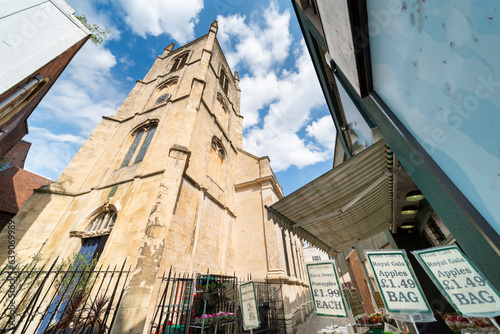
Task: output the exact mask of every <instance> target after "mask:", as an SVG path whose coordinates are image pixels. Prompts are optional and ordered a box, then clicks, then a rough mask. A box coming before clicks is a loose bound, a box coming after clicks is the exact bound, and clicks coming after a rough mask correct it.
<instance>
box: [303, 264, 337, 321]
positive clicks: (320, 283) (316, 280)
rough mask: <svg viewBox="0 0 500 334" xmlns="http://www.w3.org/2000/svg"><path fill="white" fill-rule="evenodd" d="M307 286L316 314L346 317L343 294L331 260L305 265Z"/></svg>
mask: <svg viewBox="0 0 500 334" xmlns="http://www.w3.org/2000/svg"><path fill="white" fill-rule="evenodd" d="M307 274H308V275H309V287H310V288H311V294H312V296H313V301H314V309H315V311H316V314H318V315H322V316H329V317H344V318H345V317H347V310H346V308H345V302H344V296H343V294H342V291H341V289H340V285H339V278H338V276H337V271H336V270H335V265H334V264H333V262H319V263H311V264H308V265H307Z"/></svg>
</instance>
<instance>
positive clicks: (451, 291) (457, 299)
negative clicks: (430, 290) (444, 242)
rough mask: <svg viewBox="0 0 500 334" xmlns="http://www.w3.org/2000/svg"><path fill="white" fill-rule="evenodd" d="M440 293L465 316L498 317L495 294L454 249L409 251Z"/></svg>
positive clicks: (499, 303)
mask: <svg viewBox="0 0 500 334" xmlns="http://www.w3.org/2000/svg"><path fill="white" fill-rule="evenodd" d="M412 253H413V255H415V257H416V258H417V260H418V261H419V262H420V264H421V265H422V266H423V267H424V269H425V271H426V272H427V274H428V275H429V276H430V277H431V278H432V280H433V281H434V283H435V284H436V286H437V287H438V288H439V289H440V290H441V293H442V294H443V295H444V296H445V297H446V298H447V299H448V301H449V302H450V303H451V304H452V305H453V306H454V307H455V309H456V310H457V311H458V312H460V313H462V314H463V315H466V316H477V317H496V316H498V315H500V296H499V294H498V291H496V290H495V288H493V286H492V285H491V284H490V283H489V282H488V281H487V280H486V279H485V278H484V277H483V275H481V273H480V272H479V271H478V270H477V269H476V267H475V266H474V265H473V264H472V263H471V262H470V261H469V260H468V259H467V258H466V257H465V255H464V254H463V253H462V252H461V251H460V249H459V248H458V247H456V246H443V247H435V248H430V249H424V250H420V251H414V252H412Z"/></svg>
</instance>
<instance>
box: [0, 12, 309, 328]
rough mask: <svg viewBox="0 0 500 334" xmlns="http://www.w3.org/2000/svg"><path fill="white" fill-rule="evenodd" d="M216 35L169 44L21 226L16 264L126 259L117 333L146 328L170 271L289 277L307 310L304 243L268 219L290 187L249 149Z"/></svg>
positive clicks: (25, 212) (23, 215)
mask: <svg viewBox="0 0 500 334" xmlns="http://www.w3.org/2000/svg"><path fill="white" fill-rule="evenodd" d="M216 34H217V22H216V21H214V22H213V23H212V24H211V26H210V29H209V32H208V34H206V35H205V36H202V37H200V38H198V39H196V40H194V41H192V42H190V43H188V44H186V45H184V46H182V47H179V48H177V49H174V44H173V43H172V44H170V45H169V46H168V47H166V48H165V50H164V52H163V54H162V55H161V56H158V57H157V59H156V61H155V63H154V64H153V66H152V67H151V69H150V70H149V72H148V73H147V74H146V76H145V77H144V79H143V80H138V81H137V83H136V85H135V87H134V88H133V89H132V91H131V93H130V94H129V96H128V97H127V99H126V100H125V101H124V103H123V104H122V106H121V107H120V108H119V109H118V111H117V112H116V114H115V115H113V116H109V117H103V120H102V122H101V123H100V124H99V125H98V126H97V128H96V129H95V130H94V132H93V133H92V135H91V136H90V138H89V139H88V140H87V141H86V142H85V144H84V145H83V146H82V148H81V149H80V150H79V152H78V153H77V154H76V156H75V157H74V158H73V160H72V161H71V162H70V164H69V165H68V166H67V168H66V169H65V170H64V172H63V173H62V174H61V176H60V177H59V178H58V180H57V181H56V182H54V183H53V184H51V185H49V186H46V187H44V188H42V189H40V190H38V191H36V192H35V194H34V195H33V196H32V197H31V198H30V200H29V201H28V202H27V204H26V205H25V206H24V207H23V208H22V209H21V211H20V212H19V213H18V215H17V216H16V217H15V218H14V221H15V223H16V236H17V238H18V245H17V249H16V252H17V256H18V257H19V258H24V259H26V258H28V256H32V255H33V254H38V253H42V254H43V258H44V259H46V260H50V259H55V258H56V257H58V256H59V257H62V258H65V257H68V256H70V255H71V254H74V253H78V252H80V253H81V252H82V251H85V252H86V254H89V253H92V254H94V256H95V257H96V258H98V261H99V263H102V264H104V265H107V264H113V265H114V264H121V263H122V262H123V261H124V260H125V259H127V264H128V265H131V266H132V272H131V274H130V276H129V281H128V284H127V288H126V291H125V294H124V296H123V300H122V302H121V304H120V309H119V311H118V318H117V323H119V327H118V328H120V330H119V332H120V333H141V332H143V331H144V328H145V322H146V319H149V318H150V316H151V313H152V307H151V305H153V304H154V298H155V297H156V295H155V293H154V291H156V290H155V289H157V288H158V277H159V276H161V274H163V272H164V271H165V270H167V269H168V268H169V267H170V266H172V267H173V268H174V270H176V271H179V272H201V273H206V272H207V270H209V271H210V272H211V273H220V274H229V275H232V274H233V273H234V272H236V274H237V275H241V276H243V275H245V274H246V273H248V272H252V273H253V274H254V277H255V276H257V277H272V278H276V279H281V278H283V277H284V278H286V277H289V278H290V282H292V281H293V284H291V287H290V288H289V289H291V290H290V292H291V294H292V295H293V296H299V295H300V296H299V297H298V298H297V302H294V301H293V298H296V297H291V298H292V299H290V298H289V300H292V301H291V302H290V305H291V306H289V312H288V313H290V314H292V315H290V317H292V316H296V314H297V312H299V313H300V312H302V311H301V308H304V305H305V304H306V303H305V300H306V299H307V298H305V297H304V291H305V290H304V287H305V286H306V283H305V281H306V278H305V270H304V266H303V257H302V250H301V247H300V241H299V240H298V239H297V238H296V237H294V236H292V235H286V236H285V235H284V232H282V231H281V230H279V229H278V227H277V226H276V225H274V224H273V223H272V222H271V221H267V219H264V214H263V213H264V205H270V204H272V203H273V202H274V201H276V200H278V199H279V198H281V197H282V191H281V187H280V186H279V184H278V182H277V180H276V178H275V176H274V173H273V172H272V170H271V168H270V165H269V159H268V158H267V157H263V158H257V157H255V156H253V155H251V154H249V153H247V152H245V151H244V150H243V149H242V116H241V114H240V88H239V85H238V83H239V78H238V74H237V72H234V74H233V73H232V72H231V70H230V68H229V66H228V64H227V62H226V60H225V57H224V54H223V52H222V50H221V48H220V46H219V44H218V42H217V39H216ZM5 238H6V235H5V234H3V235H0V247H2V248H3V247H4V245H6V244H7V243H6V242H4V240H5ZM4 254H7V252H6V251H4V250H3V249H2V250H1V252H0V257H1V256H4ZM287 254H288V255H287ZM4 260H5V258H0V262H3V261H4ZM292 261H293V263H292ZM290 268H293V271H291V269H290ZM293 275H295V277H294V278H293V277H292V276H293ZM292 290H293V291H292ZM299 290H300V291H299ZM299 299H300V300H299ZM293 305H295V306H293ZM292 306H293V307H292ZM302 313H304V312H302ZM307 313H308V311H307ZM290 321H291V320H290ZM146 327H147V325H146ZM113 331H114V332H115V329H113Z"/></svg>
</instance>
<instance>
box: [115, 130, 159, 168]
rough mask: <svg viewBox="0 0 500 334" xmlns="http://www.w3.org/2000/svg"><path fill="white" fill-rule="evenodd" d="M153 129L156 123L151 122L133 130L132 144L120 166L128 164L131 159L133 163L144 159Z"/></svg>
mask: <svg viewBox="0 0 500 334" xmlns="http://www.w3.org/2000/svg"><path fill="white" fill-rule="evenodd" d="M155 131H156V123H152V124H148V125H147V126H144V127H142V128H140V129H138V130H136V131H135V132H134V134H133V136H134V140H133V141H132V145H130V148H129V150H128V152H127V154H126V155H125V158H124V159H123V161H122V163H121V165H120V168H123V167H127V166H129V165H130V162H131V161H132V160H133V161H134V163H133V164H137V163H139V162H141V161H142V160H143V159H144V157H145V156H146V152H147V150H148V148H149V145H150V144H151V140H152V139H153V136H154V133H155ZM144 134H146V136H144ZM138 147H140V148H139V150H137V148H138Z"/></svg>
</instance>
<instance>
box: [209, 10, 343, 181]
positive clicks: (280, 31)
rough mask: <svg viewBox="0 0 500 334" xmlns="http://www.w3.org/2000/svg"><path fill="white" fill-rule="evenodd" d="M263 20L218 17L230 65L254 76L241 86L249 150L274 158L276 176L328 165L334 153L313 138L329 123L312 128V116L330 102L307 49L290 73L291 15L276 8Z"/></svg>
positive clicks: (298, 54) (243, 80)
mask: <svg viewBox="0 0 500 334" xmlns="http://www.w3.org/2000/svg"><path fill="white" fill-rule="evenodd" d="M258 17H260V16H259V15H255V16H251V18H250V19H247V18H246V17H245V16H238V15H232V16H228V17H218V21H219V33H218V39H219V41H220V42H221V45H222V48H223V49H224V51H225V54H226V58H227V59H228V62H229V63H230V65H231V67H233V69H239V68H243V69H245V70H247V71H248V74H246V75H244V76H242V78H241V80H240V87H241V90H242V93H241V113H242V115H243V116H244V117H245V118H244V120H243V126H244V129H245V132H244V140H243V146H244V148H245V149H246V150H248V151H249V152H251V153H252V154H256V155H258V156H263V155H268V156H269V157H270V158H271V165H272V166H273V169H274V170H275V171H276V172H278V171H282V170H286V169H287V168H288V167H290V166H291V165H295V166H297V167H299V168H302V167H305V166H308V165H313V164H315V163H318V162H321V161H325V160H327V159H329V158H331V157H332V155H333V149H332V146H331V145H329V144H328V143H327V142H325V141H324V135H323V133H318V134H316V135H315V134H314V133H313V132H314V131H317V130H318V131H323V130H324V131H327V130H328V129H327V127H326V122H325V121H323V120H318V121H316V122H313V123H312V124H310V122H311V121H314V120H312V119H311V118H312V116H311V114H312V111H313V110H314V109H316V108H318V107H320V106H322V105H323V104H324V97H323V94H322V92H321V89H320V86H319V83H318V79H317V77H316V73H315V71H314V68H313V66H312V63H311V60H310V58H309V54H308V52H307V49H306V46H305V43H303V42H302V43H295V44H296V45H297V46H299V47H298V48H297V50H296V52H295V55H294V56H295V57H296V59H295V64H294V66H293V67H292V68H287V67H286V64H285V62H286V60H287V57H289V51H290V47H291V45H292V43H293V37H292V35H291V34H290V31H289V24H290V13H289V12H288V11H287V10H285V11H283V12H280V11H279V8H278V7H277V5H276V3H275V2H272V3H271V5H270V6H269V7H268V8H266V9H264V10H263V13H262V17H263V18H262V19H259V18H258ZM308 125H309V127H308ZM307 129H310V136H309V138H307V136H306V135H305V133H306V132H307ZM330 135H331V136H332V137H333V136H334V133H330Z"/></svg>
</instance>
